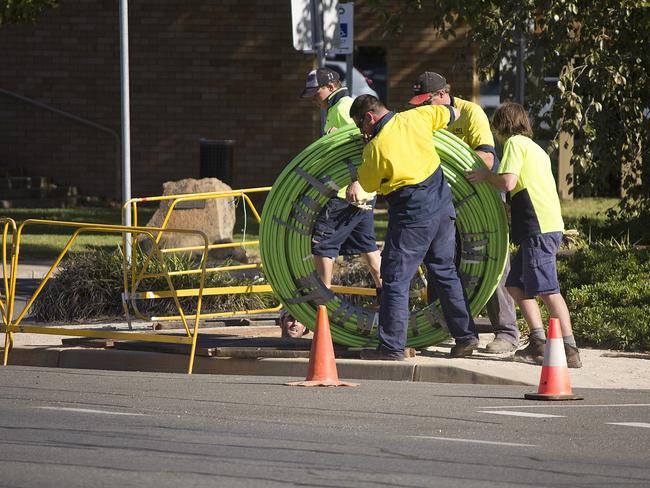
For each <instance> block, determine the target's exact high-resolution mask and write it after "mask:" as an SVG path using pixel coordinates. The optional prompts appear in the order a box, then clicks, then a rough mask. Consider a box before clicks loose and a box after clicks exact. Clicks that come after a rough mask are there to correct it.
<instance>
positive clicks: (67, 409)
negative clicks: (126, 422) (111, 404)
mask: <svg viewBox="0 0 650 488" xmlns="http://www.w3.org/2000/svg"><path fill="white" fill-rule="evenodd" d="M36 408H40V409H43V410H60V411H63V412H79V413H99V414H102V415H131V416H142V415H146V414H144V413H128V412H109V411H107V410H92V409H90V408H68V407H36Z"/></svg>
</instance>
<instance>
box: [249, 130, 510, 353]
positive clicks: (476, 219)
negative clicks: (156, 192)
mask: <svg viewBox="0 0 650 488" xmlns="http://www.w3.org/2000/svg"><path fill="white" fill-rule="evenodd" d="M433 140H434V143H435V145H436V149H437V151H438V154H439V155H440V159H441V160H442V167H443V171H444V173H445V176H446V177H447V181H448V182H449V184H450V186H451V190H452V194H453V197H454V206H455V207H456V213H457V221H456V225H457V230H458V236H457V239H459V244H460V245H459V246H457V249H460V261H459V271H460V274H461V278H462V279H463V283H464V285H465V288H466V291H467V295H468V298H469V302H470V308H471V311H472V313H473V314H474V315H476V314H478V313H479V312H480V311H481V310H482V309H483V307H484V306H485V304H486V303H487V301H488V299H489V298H490V297H491V296H492V293H493V292H494V290H495V288H496V286H497V284H498V283H499V279H500V278H501V275H502V273H503V268H504V266H505V261H506V253H507V251H508V224H507V218H506V214H505V210H504V207H503V203H502V201H501V196H500V194H499V193H498V192H497V191H495V190H494V189H493V188H492V187H491V186H490V185H488V184H487V183H481V184H478V185H472V184H471V183H469V182H468V181H467V180H466V179H465V176H464V172H465V170H466V169H468V168H475V167H476V168H478V167H481V165H482V164H483V163H482V162H481V160H480V159H479V158H478V156H477V155H476V154H475V153H474V151H472V150H471V149H470V148H469V147H468V146H467V144H465V143H464V142H462V141H461V140H460V139H458V138H457V137H455V136H454V135H452V134H451V133H449V132H447V131H445V130H440V131H437V132H435V133H434V134H433ZM362 149H363V143H362V140H361V137H360V134H359V130H358V129H357V128H356V127H355V126H354V125H352V124H351V125H349V126H346V127H344V128H341V129H339V130H337V131H334V132H333V133H331V134H329V135H326V136H324V137H322V138H320V139H318V140H317V141H315V142H314V143H313V144H311V145H310V146H309V147H307V148H306V149H304V150H303V151H302V152H301V153H300V154H298V156H296V157H295V158H294V159H293V160H292V161H291V162H290V163H289V164H288V165H287V166H286V168H285V169H284V170H283V171H282V173H281V174H280V176H279V177H278V178H277V180H276V181H275V183H274V184H273V188H272V190H271V192H270V193H269V195H268V197H267V199H266V202H265V204H264V209H263V212H262V222H261V226H260V252H261V257H262V264H263V269H264V273H265V276H266V278H267V279H268V281H269V283H270V284H271V287H272V288H273V291H274V292H275V294H276V295H277V297H278V298H279V300H280V301H281V302H282V303H283V305H284V306H285V308H286V309H287V310H288V311H289V312H290V313H291V314H292V315H293V316H294V317H296V318H297V319H298V320H300V321H301V322H302V323H303V324H305V325H306V326H307V327H309V328H310V329H312V330H313V328H314V324H315V321H316V312H317V305H318V304H325V305H326V306H327V311H328V317H329V320H330V329H331V332H332V339H333V341H334V342H336V343H338V344H342V345H346V346H356V347H360V346H371V345H373V344H376V335H377V312H376V309H370V308H367V307H361V306H358V305H355V304H353V303H351V302H350V301H349V300H348V299H346V295H335V294H334V293H332V292H331V291H330V290H328V289H326V288H325V286H324V285H323V283H322V281H320V279H319V278H318V275H317V273H316V269H315V266H314V260H313V257H312V254H311V231H312V227H313V223H314V220H315V218H316V216H317V215H318V213H319V212H320V209H321V208H322V207H323V205H324V204H325V203H326V202H327V200H328V199H329V198H331V197H332V196H334V195H335V194H336V192H337V190H338V189H339V188H340V187H343V186H345V185H347V184H349V183H350V181H351V180H352V178H353V177H354V176H355V175H356V167H357V166H359V165H360V164H361V153H362ZM457 261H458V259H457ZM441 322H444V321H443V320H442V312H441V310H440V306H439V302H438V301H436V302H434V303H433V304H430V305H428V306H425V307H423V308H422V309H420V310H414V311H412V312H411V315H410V318H409V330H408V339H407V345H408V346H409V347H415V348H420V347H426V346H430V345H432V344H436V343H438V342H441V341H443V340H445V339H446V338H447V337H448V332H447V330H446V328H445V327H444V324H443V323H441Z"/></svg>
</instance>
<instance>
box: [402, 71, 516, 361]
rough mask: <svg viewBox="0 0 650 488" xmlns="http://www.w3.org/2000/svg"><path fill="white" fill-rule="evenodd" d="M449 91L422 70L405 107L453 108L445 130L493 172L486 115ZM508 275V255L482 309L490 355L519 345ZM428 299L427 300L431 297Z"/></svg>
mask: <svg viewBox="0 0 650 488" xmlns="http://www.w3.org/2000/svg"><path fill="white" fill-rule="evenodd" d="M450 90H451V88H450V86H449V84H448V83H447V80H446V79H445V78H444V77H443V76H442V75H440V74H438V73H435V72H433V71H425V72H424V73H422V74H421V75H420V76H419V77H418V78H417V80H415V82H414V83H413V95H414V96H413V98H411V99H410V100H409V104H410V105H413V106H416V107H419V106H422V105H451V106H452V107H456V108H457V109H458V110H459V111H460V116H459V117H458V119H456V120H455V121H454V123H453V124H451V125H450V126H449V127H448V130H449V132H451V133H452V134H454V135H455V136H456V137H458V138H460V139H462V140H463V141H464V142H466V143H467V145H468V146H469V147H471V148H472V149H473V150H474V152H476V154H477V155H478V156H479V157H480V158H481V159H482V160H483V163H485V167H486V168H487V169H489V170H491V171H492V172H494V173H497V172H498V170H499V159H498V158H497V154H496V151H495V148H494V137H493V136H492V131H491V129H490V121H489V120H488V118H487V115H486V114H485V112H484V111H483V109H482V108H481V107H480V106H479V105H477V104H475V103H472V102H468V101H467V100H463V99H461V98H458V97H454V96H452V95H451V92H450ZM509 272H510V256H509V255H508V258H507V260H506V265H505V269H504V271H503V276H502V278H501V281H500V282H499V284H498V285H497V289H496V290H495V291H494V294H493V295H492V297H491V298H490V300H489V301H488V303H487V305H486V307H485V308H486V310H487V313H488V317H490V323H491V324H492V330H493V332H494V340H493V341H492V342H490V343H489V344H487V346H485V352H488V353H492V354H500V353H506V352H512V351H514V350H516V349H517V346H518V345H519V328H518V327H517V315H516V312H515V304H514V302H513V300H512V297H511V296H510V294H509V293H508V290H506V283H505V282H506V276H508V273H509ZM430 295H432V294H430ZM429 298H430V299H431V298H432V296H430V297H429Z"/></svg>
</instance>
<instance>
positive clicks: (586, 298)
mask: <svg viewBox="0 0 650 488" xmlns="http://www.w3.org/2000/svg"><path fill="white" fill-rule="evenodd" d="M558 275H559V279H560V284H561V286H562V288H563V293H564V296H565V298H566V300H567V304H568V306H569V310H570V311H571V318H572V322H573V330H574V334H575V336H576V338H577V339H578V341H579V342H580V343H581V344H585V345H591V346H600V347H608V348H614V349H623V350H650V323H649V322H648V317H649V316H650V286H649V283H650V250H647V249H634V248H621V247H615V246H607V245H602V244H601V245H597V246H594V247H592V248H589V249H583V250H580V251H578V252H576V253H575V254H574V255H573V256H570V257H568V258H563V259H560V260H559V261H558Z"/></svg>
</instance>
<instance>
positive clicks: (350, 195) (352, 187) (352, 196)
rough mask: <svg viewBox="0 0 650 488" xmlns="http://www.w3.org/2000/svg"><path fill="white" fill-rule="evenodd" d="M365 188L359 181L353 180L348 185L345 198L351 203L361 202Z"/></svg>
mask: <svg viewBox="0 0 650 488" xmlns="http://www.w3.org/2000/svg"><path fill="white" fill-rule="evenodd" d="M362 192H363V188H361V185H360V184H359V182H358V181H353V182H352V183H350V184H349V185H348V188H347V190H345V198H346V199H347V201H348V202H350V203H361V200H362V198H361V196H362V195H363V193H362Z"/></svg>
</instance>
